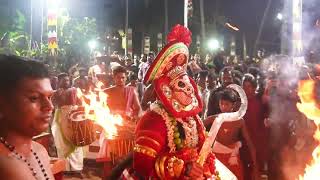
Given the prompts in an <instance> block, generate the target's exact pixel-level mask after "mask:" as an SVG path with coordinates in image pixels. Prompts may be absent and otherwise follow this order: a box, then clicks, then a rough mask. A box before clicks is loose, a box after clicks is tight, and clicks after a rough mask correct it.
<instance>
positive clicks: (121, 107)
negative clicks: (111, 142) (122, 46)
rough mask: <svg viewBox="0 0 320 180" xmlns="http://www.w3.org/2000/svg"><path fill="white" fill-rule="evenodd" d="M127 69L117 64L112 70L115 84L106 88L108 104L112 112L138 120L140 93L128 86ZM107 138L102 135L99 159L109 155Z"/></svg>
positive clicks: (128, 118)
mask: <svg viewBox="0 0 320 180" xmlns="http://www.w3.org/2000/svg"><path fill="white" fill-rule="evenodd" d="M126 73H127V71H126V69H125V68H124V67H123V66H116V67H114V68H113V70H112V75H113V82H114V86H112V87H110V88H107V89H105V91H104V92H105V93H106V94H107V95H108V99H107V104H108V106H109V108H110V111H111V113H113V114H118V115H121V116H122V117H123V119H124V120H133V121H135V120H137V119H138V116H139V113H140V111H141V106H140V102H139V99H138V94H137V92H136V90H135V88H134V87H132V86H126V80H127V76H126ZM107 143H108V142H107V140H106V139H105V138H104V134H103V133H102V134H101V137H100V151H99V155H98V159H104V158H106V157H107V156H108V155H107V152H108V150H107Z"/></svg>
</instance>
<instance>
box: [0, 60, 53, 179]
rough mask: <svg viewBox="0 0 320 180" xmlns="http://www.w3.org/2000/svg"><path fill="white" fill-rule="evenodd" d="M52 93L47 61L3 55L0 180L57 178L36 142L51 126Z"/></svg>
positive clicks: (0, 84) (1, 72) (0, 115)
mask: <svg viewBox="0 0 320 180" xmlns="http://www.w3.org/2000/svg"><path fill="white" fill-rule="evenodd" d="M52 94H53V90H52V88H51V85H50V79H49V73H48V70H47V69H46V67H45V66H44V65H43V64H41V63H39V62H35V61H26V60H22V59H20V58H18V57H15V56H6V55H0V124H1V126H0V179H7V180H24V179H28V180H34V179H41V180H42V179H43V180H46V179H48V180H49V179H50V180H51V179H54V177H53V175H52V172H51V169H50V164H49V156H48V153H47V151H46V149H45V148H44V147H43V146H42V145H40V144H38V143H37V142H34V141H32V137H33V136H36V135H39V134H41V133H42V132H44V131H46V130H47V129H48V127H49V122H50V119H51V114H52V111H53V106H52V103H51V101H50V99H51V96H52Z"/></svg>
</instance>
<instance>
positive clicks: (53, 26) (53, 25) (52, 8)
mask: <svg viewBox="0 0 320 180" xmlns="http://www.w3.org/2000/svg"><path fill="white" fill-rule="evenodd" d="M57 28H58V5H57V2H56V1H54V0H48V49H49V53H50V55H52V56H54V55H56V53H57V50H58V35H57Z"/></svg>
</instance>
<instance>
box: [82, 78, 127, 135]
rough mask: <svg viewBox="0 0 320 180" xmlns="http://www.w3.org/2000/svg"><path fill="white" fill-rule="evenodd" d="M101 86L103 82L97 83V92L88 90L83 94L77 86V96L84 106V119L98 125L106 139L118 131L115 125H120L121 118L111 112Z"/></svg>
mask: <svg viewBox="0 0 320 180" xmlns="http://www.w3.org/2000/svg"><path fill="white" fill-rule="evenodd" d="M102 86H103V83H101V82H99V83H97V90H98V91H97V93H95V92H93V91H89V93H87V94H83V93H82V91H81V90H80V89H79V88H78V89H77V96H78V98H79V99H80V100H81V103H82V106H83V107H84V112H85V117H86V119H90V120H92V121H94V122H95V123H97V124H98V125H100V126H101V127H102V128H103V130H104V131H105V136H106V138H107V139H113V138H114V137H115V136H116V135H117V133H118V131H117V126H122V125H123V124H122V123H123V120H122V117H121V116H120V115H114V114H111V112H110V109H109V107H108V105H107V97H108V95H107V94H106V93H104V92H103V91H102V90H101V87H102Z"/></svg>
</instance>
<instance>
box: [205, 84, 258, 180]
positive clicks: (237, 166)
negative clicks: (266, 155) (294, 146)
mask: <svg viewBox="0 0 320 180" xmlns="http://www.w3.org/2000/svg"><path fill="white" fill-rule="evenodd" d="M238 99H239V97H238V95H237V94H236V92H234V91H233V90H231V89H225V90H223V92H222V94H221V96H220V100H219V107H220V109H221V111H222V113H227V112H234V111H236V110H237V103H236V102H237V101H238ZM216 117H217V116H210V117H209V118H208V119H206V120H205V121H204V125H205V126H206V127H207V128H209V129H210V126H211V125H212V123H213V121H214V120H215V118H216ZM241 137H243V138H244V140H245V142H246V143H247V144H248V147H249V150H250V153H251V158H252V161H253V164H254V172H255V173H254V174H253V176H254V177H253V179H257V178H258V177H257V175H258V173H257V172H258V171H257V167H256V166H255V165H256V151H255V148H254V146H253V144H252V141H251V140H250V137H249V134H248V131H247V128H246V126H245V123H244V121H243V119H240V120H238V121H232V122H224V123H223V124H222V126H221V128H220V130H219V132H218V135H217V139H216V142H215V143H214V146H213V152H214V153H215V155H216V157H217V158H218V159H219V160H220V161H221V162H222V163H223V164H224V165H225V166H227V167H228V168H229V169H230V170H231V171H232V172H233V173H234V174H235V175H236V176H237V178H238V180H243V179H244V176H243V166H242V162H241V161H240V155H239V149H240V147H241V145H242V144H241Z"/></svg>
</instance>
